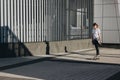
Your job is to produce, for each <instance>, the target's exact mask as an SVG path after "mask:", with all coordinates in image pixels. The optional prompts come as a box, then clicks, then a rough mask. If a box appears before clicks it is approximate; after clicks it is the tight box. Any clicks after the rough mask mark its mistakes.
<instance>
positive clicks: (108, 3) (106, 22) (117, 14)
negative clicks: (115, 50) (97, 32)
mask: <svg viewBox="0 0 120 80" xmlns="http://www.w3.org/2000/svg"><path fill="white" fill-rule="evenodd" d="M94 22H97V23H98V24H99V25H100V28H101V30H102V37H103V43H109V44H120V0H94Z"/></svg>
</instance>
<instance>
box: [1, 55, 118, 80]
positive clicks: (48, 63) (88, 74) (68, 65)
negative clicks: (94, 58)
mask: <svg viewBox="0 0 120 80" xmlns="http://www.w3.org/2000/svg"><path fill="white" fill-rule="evenodd" d="M119 66H120V65H119V64H106V63H97V62H87V61H86V62H85V61H77V60H68V59H60V58H59V59H58V58H57V57H47V58H40V59H36V60H33V61H27V62H23V63H17V64H13V65H11V66H6V67H4V68H3V69H2V68H0V70H1V71H2V72H5V73H10V74H15V75H22V76H29V77H33V78H40V79H41V78H42V79H43V80H78V79H79V80H106V78H108V80H112V79H111V78H114V77H117V78H119V76H118V75H119V73H118V74H117V75H114V74H115V73H117V72H118V71H120V67H119ZM105 73H106V74H105ZM105 75H106V76H105ZM112 75H114V76H113V77H110V76H112ZM95 76H96V77H98V78H100V79H96V78H94V77H95ZM103 76H104V79H103ZM109 77H110V78H109ZM80 78H82V79H80ZM113 80H114V79H113Z"/></svg>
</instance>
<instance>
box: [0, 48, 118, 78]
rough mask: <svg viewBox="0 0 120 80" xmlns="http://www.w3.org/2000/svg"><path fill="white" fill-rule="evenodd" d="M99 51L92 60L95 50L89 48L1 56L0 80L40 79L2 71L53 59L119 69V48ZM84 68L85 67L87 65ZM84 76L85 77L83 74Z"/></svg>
mask: <svg viewBox="0 0 120 80" xmlns="http://www.w3.org/2000/svg"><path fill="white" fill-rule="evenodd" d="M100 53H101V56H100V59H99V60H93V57H94V55H95V50H94V49H89V50H85V51H81V50H80V51H74V52H68V53H54V54H51V55H43V56H34V57H20V58H1V59H0V80H42V79H38V78H33V77H26V76H20V75H15V74H9V73H5V72H4V71H6V72H7V71H9V70H11V69H13V70H14V69H15V68H18V71H19V70H20V69H21V67H25V68H27V67H26V66H34V67H36V66H35V65H34V64H38V63H40V62H41V63H43V64H44V65H48V64H51V65H52V64H53V63H54V61H55V64H57V65H60V64H61V63H62V61H63V62H64V63H65V62H71V65H72V64H73V63H76V62H78V64H77V65H83V64H85V66H86V65H88V66H89V64H88V63H95V64H90V66H94V65H95V66H97V64H98V67H99V65H100V64H101V65H103V66H104V64H107V65H110V66H111V65H112V67H111V69H113V71H112V72H113V74H115V73H116V72H118V70H119V69H120V67H119V66H120V49H113V48H101V49H100ZM67 60H68V61H67ZM46 61H47V63H46ZM44 62H45V63H44ZM51 62H52V63H51ZM59 63H60V64H59ZM64 63H63V64H64ZM86 63H87V64H86ZM67 64H68V63H67ZM41 65H42V64H41ZM64 65H66V64H64ZM113 65H117V68H115V67H114V66H113ZM62 66H63V65H62V64H61V67H60V68H62ZM66 66H67V65H66ZM103 66H101V67H100V68H103V69H104V67H103ZM34 67H33V68H34ZM37 67H39V66H37ZM44 67H45V69H44V70H46V69H47V67H46V66H43V68H44ZM52 67H54V65H53V66H52ZM56 67H57V66H55V68H56ZM58 67H59V66H58ZM71 67H72V66H71ZM19 68H20V69H19ZM33 68H31V69H33ZM85 68H86V69H87V66H86V67H85ZM39 69H40V68H39ZM41 69H42V67H41ZM68 69H69V68H68ZM78 69H79V67H78ZM91 69H92V67H91ZM91 69H90V70H91ZM115 69H116V70H115ZM70 70H71V68H70ZM97 70H98V69H97V68H96V72H95V73H97ZM63 71H64V70H63ZM11 72H13V71H11ZM15 72H16V71H15ZM38 72H39V71H38ZM55 72H56V71H55ZM85 72H86V70H85ZM34 73H35V72H34ZM48 73H51V72H46V74H48ZM88 73H89V74H90V72H88ZM88 73H86V75H88ZM22 74H23V73H22ZM41 74H42V73H41ZM104 74H105V72H104ZM106 74H111V73H110V72H109V71H108V72H106ZM113 74H111V75H113ZM43 75H44V74H43ZM70 75H71V73H70ZM101 75H102V74H101ZM117 75H119V73H117ZM79 76H81V77H82V75H81V74H79V75H78V76H77V77H79ZM38 77H39V76H38ZM84 78H85V76H84ZM88 78H89V77H88ZM90 78H91V77H90ZM108 80H109V79H108ZM110 80H111V79H110ZM118 80H119V79H118Z"/></svg>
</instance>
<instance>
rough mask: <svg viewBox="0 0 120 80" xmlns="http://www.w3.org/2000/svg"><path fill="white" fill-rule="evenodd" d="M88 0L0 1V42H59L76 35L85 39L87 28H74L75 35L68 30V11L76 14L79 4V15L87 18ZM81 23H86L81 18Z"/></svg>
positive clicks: (69, 22) (88, 11) (87, 34)
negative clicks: (84, 29) (72, 7)
mask: <svg viewBox="0 0 120 80" xmlns="http://www.w3.org/2000/svg"><path fill="white" fill-rule="evenodd" d="M73 1H75V2H76V4H75V7H74V8H75V9H74V10H72V9H71V6H73V4H74V3H73ZM90 1H92V0H0V43H10V42H40V41H61V40H70V39H74V38H76V36H77V37H78V36H79V37H78V38H77V39H84V38H89V30H86V32H83V29H82V27H81V29H78V31H79V34H76V35H74V34H72V33H71V31H73V30H72V29H71V27H70V25H71V24H72V23H71V20H72V18H71V17H70V16H71V14H72V13H70V12H71V11H73V12H74V13H76V14H77V12H78V11H77V8H79V7H77V3H79V4H78V5H81V8H82V9H81V11H82V12H81V13H80V14H83V13H85V15H87V18H88V19H89V17H90V14H91V12H90V10H91V8H90V5H92V4H90V3H89V2H90ZM72 3H73V4H72ZM74 16H75V15H74ZM76 17H77V16H76ZM81 18H82V19H83V16H81ZM74 19H75V18H74ZM76 19H77V18H76ZM82 19H81V20H82ZM73 21H74V20H73ZM74 22H75V21H74ZM78 22H79V21H78ZM88 22H90V19H89V20H88ZM83 23H86V22H83V21H81V24H83ZM88 26H90V23H88ZM76 29H77V28H76ZM89 29H90V28H89ZM75 32H76V31H75ZM83 33H85V34H86V35H85V34H83Z"/></svg>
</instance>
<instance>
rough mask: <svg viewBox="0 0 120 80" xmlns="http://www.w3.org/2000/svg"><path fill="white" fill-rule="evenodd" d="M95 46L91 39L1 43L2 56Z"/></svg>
mask: <svg viewBox="0 0 120 80" xmlns="http://www.w3.org/2000/svg"><path fill="white" fill-rule="evenodd" d="M89 48H93V45H92V43H91V40H90V39H84V40H70V41H56V42H38V43H24V44H23V43H9V44H0V57H1V58H3V57H20V56H37V55H46V54H51V53H61V52H67V51H68V52H71V51H75V50H82V49H89Z"/></svg>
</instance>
